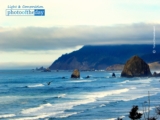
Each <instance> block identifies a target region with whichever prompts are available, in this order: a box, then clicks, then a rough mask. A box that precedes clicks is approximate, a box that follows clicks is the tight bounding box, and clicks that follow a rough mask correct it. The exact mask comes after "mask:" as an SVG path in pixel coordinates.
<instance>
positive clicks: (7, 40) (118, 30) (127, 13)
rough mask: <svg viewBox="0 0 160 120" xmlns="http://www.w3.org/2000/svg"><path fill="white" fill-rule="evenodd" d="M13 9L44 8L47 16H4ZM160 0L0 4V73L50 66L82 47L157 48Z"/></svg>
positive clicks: (10, 1)
mask: <svg viewBox="0 0 160 120" xmlns="http://www.w3.org/2000/svg"><path fill="white" fill-rule="evenodd" d="M12 5H21V6H22V5H26V6H33V5H39V6H43V7H44V9H45V16H6V15H5V10H6V9H8V6H12ZM159 13H160V1H159V0H152V1H151V0H34V1H33V0H26V1H24V0H23V1H22V0H5V1H2V0H0V56H1V57H0V69H19V68H30V69H31V68H35V67H40V66H44V67H49V66H50V65H51V64H52V63H53V62H54V60H56V59H58V57H60V56H61V55H62V54H65V53H70V52H72V51H75V50H78V49H80V48H81V47H82V46H84V45H104V44H153V27H155V34H156V44H159V40H160V34H159V32H160V15H159Z"/></svg>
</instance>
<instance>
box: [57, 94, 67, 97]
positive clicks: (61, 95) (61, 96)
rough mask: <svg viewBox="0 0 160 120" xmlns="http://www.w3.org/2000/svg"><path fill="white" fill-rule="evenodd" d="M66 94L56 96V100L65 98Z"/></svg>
mask: <svg viewBox="0 0 160 120" xmlns="http://www.w3.org/2000/svg"><path fill="white" fill-rule="evenodd" d="M65 96H66V94H61V95H58V98H62V97H65Z"/></svg>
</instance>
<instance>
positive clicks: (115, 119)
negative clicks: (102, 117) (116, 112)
mask: <svg viewBox="0 0 160 120" xmlns="http://www.w3.org/2000/svg"><path fill="white" fill-rule="evenodd" d="M106 120H117V118H109V119H106Z"/></svg>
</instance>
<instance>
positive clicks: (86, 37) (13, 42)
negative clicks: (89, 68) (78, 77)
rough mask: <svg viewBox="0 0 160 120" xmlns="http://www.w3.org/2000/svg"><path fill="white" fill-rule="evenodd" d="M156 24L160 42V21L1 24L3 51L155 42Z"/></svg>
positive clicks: (157, 41)
mask: <svg viewBox="0 0 160 120" xmlns="http://www.w3.org/2000/svg"><path fill="white" fill-rule="evenodd" d="M153 26H155V29H156V37H155V38H156V44H157V43H159V40H160V34H159V33H160V24H143V23H140V24H132V25H115V26H73V27H50V28H45V27H26V28H1V27H0V51H13V50H14V51H18V50H56V49H65V48H70V47H75V46H78V45H93V44H94V45H95V44H103V45H104V44H153Z"/></svg>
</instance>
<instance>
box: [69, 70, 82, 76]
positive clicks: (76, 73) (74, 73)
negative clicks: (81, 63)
mask: <svg viewBox="0 0 160 120" xmlns="http://www.w3.org/2000/svg"><path fill="white" fill-rule="evenodd" d="M71 78H80V72H79V70H78V69H75V70H74V71H73V73H72V75H71Z"/></svg>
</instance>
